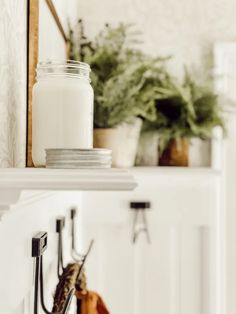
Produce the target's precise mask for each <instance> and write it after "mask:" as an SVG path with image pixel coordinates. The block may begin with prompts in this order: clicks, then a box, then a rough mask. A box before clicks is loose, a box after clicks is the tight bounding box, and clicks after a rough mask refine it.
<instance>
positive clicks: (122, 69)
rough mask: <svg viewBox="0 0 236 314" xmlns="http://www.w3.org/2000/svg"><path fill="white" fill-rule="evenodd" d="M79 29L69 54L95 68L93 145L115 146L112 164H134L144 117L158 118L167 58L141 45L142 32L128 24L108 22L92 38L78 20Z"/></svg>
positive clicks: (93, 78) (147, 119)
mask: <svg viewBox="0 0 236 314" xmlns="http://www.w3.org/2000/svg"><path fill="white" fill-rule="evenodd" d="M77 33H79V40H77V41H76V40H75V39H74V38H75V34H74V33H73V32H71V41H72V43H73V44H72V48H71V58H72V59H76V60H82V61H85V62H87V63H89V64H90V66H91V69H92V75H91V76H92V85H93V88H94V94H95V99H94V146H95V147H101V148H111V149H112V151H113V166H116V167H131V166H133V165H134V161H135V157H136V152H137V145H138V139H139V134H140V129H141V125H142V120H143V119H145V120H146V121H155V119H156V111H155V99H156V91H155V88H154V85H158V86H162V82H163V81H165V80H168V74H167V72H166V70H165V61H166V59H164V58H151V57H150V56H147V55H145V54H144V53H143V52H141V51H140V50H138V49H137V48H136V45H137V44H138V43H139V40H138V39H137V35H138V34H137V32H133V31H132V28H131V27H130V26H129V25H124V24H120V25H119V26H118V27H116V28H111V27H110V26H109V25H106V26H105V29H104V30H103V31H102V32H100V33H99V35H98V36H97V37H96V38H95V40H94V41H93V42H91V41H89V40H88V39H87V37H86V36H85V35H84V30H83V23H82V21H81V20H80V21H79V24H78V30H77ZM77 38H78V35H77ZM76 43H77V45H76Z"/></svg>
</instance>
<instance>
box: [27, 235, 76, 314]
mask: <svg viewBox="0 0 236 314" xmlns="http://www.w3.org/2000/svg"><path fill="white" fill-rule="evenodd" d="M46 248H47V233H46V232H40V233H38V234H37V235H36V236H35V237H33V238H32V257H34V258H35V259H36V267H35V287H34V314H38V294H39V291H38V290H39V288H40V302H41V306H42V309H43V311H44V312H45V313H46V314H67V313H68V310H69V308H70V304H71V300H72V297H73V295H74V289H71V290H70V291H69V293H68V296H67V298H66V301H65V304H64V306H63V309H62V311H61V312H57V313H55V312H54V313H53V312H50V311H48V310H47V308H46V306H45V302H44V289H43V252H44V251H45V250H46Z"/></svg>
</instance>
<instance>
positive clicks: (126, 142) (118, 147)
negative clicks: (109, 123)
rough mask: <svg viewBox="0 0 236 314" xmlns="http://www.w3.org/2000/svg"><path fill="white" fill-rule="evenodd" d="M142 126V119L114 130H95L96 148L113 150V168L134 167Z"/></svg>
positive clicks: (131, 121)
mask: <svg viewBox="0 0 236 314" xmlns="http://www.w3.org/2000/svg"><path fill="white" fill-rule="evenodd" d="M141 126H142V120H141V119H140V118H133V119H131V120H130V121H129V122H125V123H122V124H121V125H119V126H118V127H117V128H114V129H94V147H95V148H109V149H111V150H112V166H113V167H117V168H130V167H133V166H134V163H135V158H136V154H137V149H138V141H139V136H140V131H141Z"/></svg>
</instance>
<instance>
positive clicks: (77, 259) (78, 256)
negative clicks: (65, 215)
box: [70, 208, 94, 268]
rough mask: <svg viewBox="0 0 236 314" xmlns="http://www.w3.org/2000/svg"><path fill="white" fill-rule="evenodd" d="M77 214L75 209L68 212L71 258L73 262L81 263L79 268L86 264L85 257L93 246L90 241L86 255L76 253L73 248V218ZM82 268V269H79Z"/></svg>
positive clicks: (92, 242)
mask: <svg viewBox="0 0 236 314" xmlns="http://www.w3.org/2000/svg"><path fill="white" fill-rule="evenodd" d="M76 214H77V210H76V209H75V208H72V209H71V211H70V218H71V257H72V258H73V260H74V261H75V262H81V266H82V264H84V263H85V262H86V259H87V256H88V255H89V253H90V251H91V249H92V247H93V244H94V240H91V241H90V244H89V247H88V250H87V252H86V254H80V253H78V252H77V250H76V248H75V246H76V245H75V219H74V218H75V216H76ZM81 268H82V267H81Z"/></svg>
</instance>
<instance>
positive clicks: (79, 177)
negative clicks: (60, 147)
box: [0, 168, 137, 211]
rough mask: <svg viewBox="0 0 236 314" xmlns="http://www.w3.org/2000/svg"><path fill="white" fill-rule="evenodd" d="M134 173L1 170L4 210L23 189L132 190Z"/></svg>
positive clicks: (0, 197) (0, 201) (0, 196)
mask: <svg viewBox="0 0 236 314" xmlns="http://www.w3.org/2000/svg"><path fill="white" fill-rule="evenodd" d="M136 186H137V183H136V181H135V179H134V177H133V175H132V174H131V173H130V172H129V171H127V170H120V169H104V170H102V169H100V170H98V169H93V170H89V169H86V170H85V169H83V170H82V169H45V168H22V169H19V168H5V169H0V211H5V210H6V208H8V207H9V206H10V205H12V204H15V203H16V202H17V201H18V200H19V198H20V195H21V192H22V191H26V190H27V191H32V190H33V191H131V190H133V189H134V188H135V187H136Z"/></svg>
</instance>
